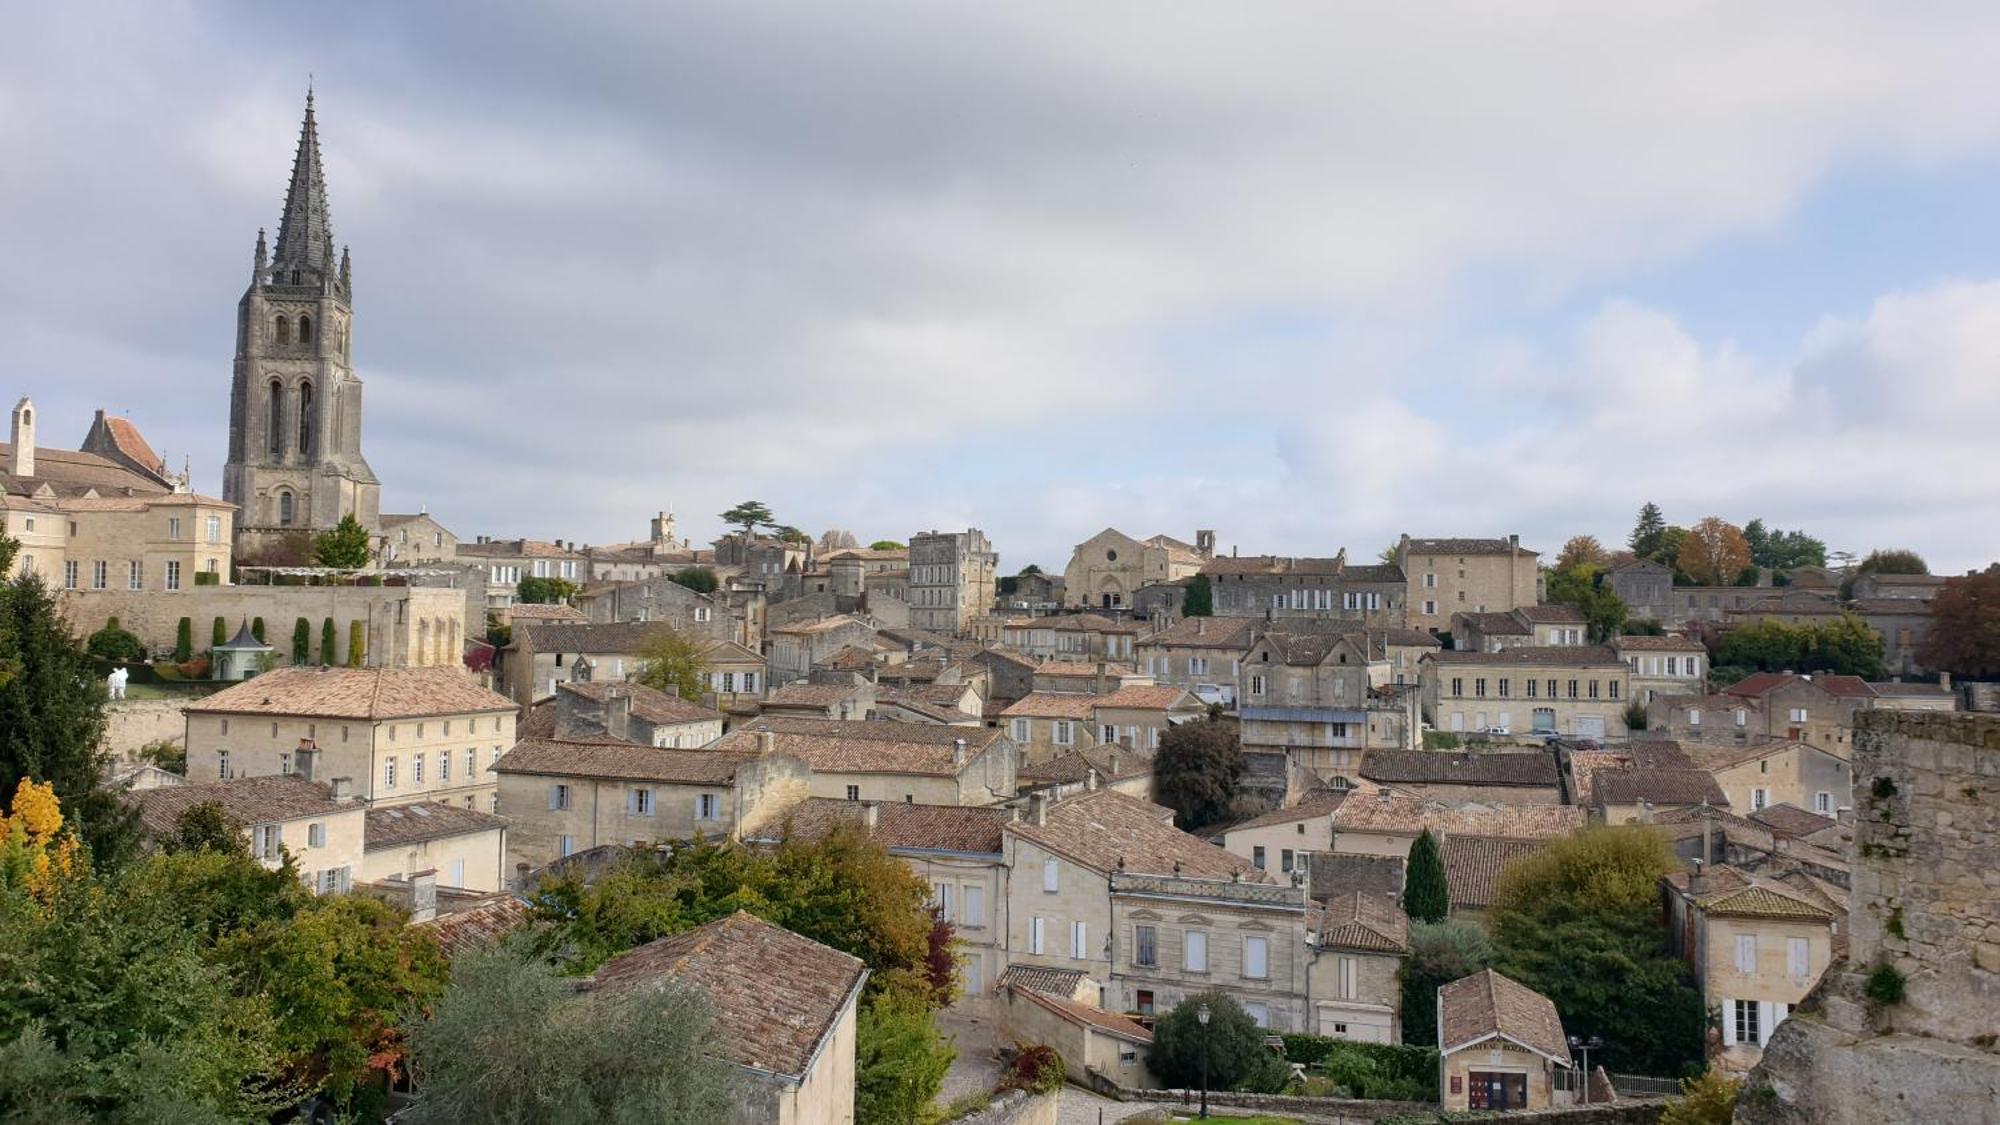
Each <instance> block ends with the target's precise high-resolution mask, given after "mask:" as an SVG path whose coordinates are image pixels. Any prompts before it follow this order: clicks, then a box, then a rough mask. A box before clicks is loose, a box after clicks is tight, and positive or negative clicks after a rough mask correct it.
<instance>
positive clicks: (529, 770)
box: [493, 738, 757, 785]
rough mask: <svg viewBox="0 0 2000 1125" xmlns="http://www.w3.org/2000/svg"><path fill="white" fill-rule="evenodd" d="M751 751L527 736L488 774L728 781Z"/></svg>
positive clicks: (676, 782)
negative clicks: (576, 740)
mask: <svg viewBox="0 0 2000 1125" xmlns="http://www.w3.org/2000/svg"><path fill="white" fill-rule="evenodd" d="M756 759H757V755H755V754H754V753H728V752H726V751H723V750H720V749H708V750H672V749H661V748H659V747H654V746H641V745H639V744H637V743H632V742H559V741H556V740H554V739H539V738H528V739H522V740H521V741H519V742H517V743H515V744H514V748H513V749H512V750H509V751H507V752H506V753H505V754H502V755H501V756H500V760H499V761H498V762H495V763H494V764H493V772H494V773H518V774H534V775H538V776H542V777H595V778H605V779H613V780H620V781H658V782H663V783H666V784H670V785H728V784H730V783H731V782H733V781H735V780H736V772H737V770H739V769H741V768H742V767H743V766H745V765H747V764H749V763H750V762H754V761H756Z"/></svg>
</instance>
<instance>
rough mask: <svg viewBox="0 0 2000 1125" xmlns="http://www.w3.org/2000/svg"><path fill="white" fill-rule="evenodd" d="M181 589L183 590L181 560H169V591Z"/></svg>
mask: <svg viewBox="0 0 2000 1125" xmlns="http://www.w3.org/2000/svg"><path fill="white" fill-rule="evenodd" d="M180 588H181V564H180V560H178V559H168V560H167V589H169V590H178V589H180Z"/></svg>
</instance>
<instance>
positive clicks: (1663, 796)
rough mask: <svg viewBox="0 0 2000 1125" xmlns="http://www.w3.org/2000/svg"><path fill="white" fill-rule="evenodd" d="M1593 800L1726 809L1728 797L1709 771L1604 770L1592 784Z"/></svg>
mask: <svg viewBox="0 0 2000 1125" xmlns="http://www.w3.org/2000/svg"><path fill="white" fill-rule="evenodd" d="M1591 789H1592V794H1593V796H1592V799H1593V800H1594V801H1596V802H1597V803H1598V804H1599V805H1636V804H1638V803H1639V802H1641V801H1649V802H1651V803H1652V804H1655V805H1699V804H1701V803H1702V802H1703V801H1706V802H1708V804H1709V805H1710V807H1712V808H1719V809H1726V808H1728V807H1729V797H1728V795H1727V794H1725V793H1723V791H1722V786H1720V785H1717V784H1716V783H1715V775H1713V774H1711V773H1709V772H1708V771H1707V770H1702V769H1692V770H1673V769H1667V770H1642V769H1629V768H1628V769H1622V770H1603V771H1600V772H1599V773H1598V774H1597V776H1596V778H1595V779H1594V780H1593V781H1592V782H1591Z"/></svg>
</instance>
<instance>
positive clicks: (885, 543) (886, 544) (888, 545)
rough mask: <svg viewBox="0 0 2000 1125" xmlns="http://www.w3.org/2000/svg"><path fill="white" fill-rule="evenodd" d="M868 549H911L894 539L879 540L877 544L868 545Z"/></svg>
mask: <svg viewBox="0 0 2000 1125" xmlns="http://www.w3.org/2000/svg"><path fill="white" fill-rule="evenodd" d="M868 549H869V550H871V551H905V550H908V549H909V548H908V546H907V545H905V544H902V543H898V542H896V541H895V540H894V539H877V540H876V541H875V542H873V543H870V544H868Z"/></svg>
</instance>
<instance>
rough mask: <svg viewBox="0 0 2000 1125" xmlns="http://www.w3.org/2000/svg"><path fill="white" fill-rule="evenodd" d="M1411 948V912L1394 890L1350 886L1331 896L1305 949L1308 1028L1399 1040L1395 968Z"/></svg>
mask: <svg viewBox="0 0 2000 1125" xmlns="http://www.w3.org/2000/svg"><path fill="white" fill-rule="evenodd" d="M1409 952H1410V918H1409V915H1407V914H1404V913H1403V908H1402V907H1400V906H1398V905H1397V904H1396V898H1395V896H1394V895H1385V894H1380V893H1371V892H1369V891H1363V890H1354V891H1347V892H1345V893H1342V894H1338V895H1335V896H1333V897H1331V898H1329V899H1328V900H1327V901H1326V902H1325V904H1324V905H1323V906H1322V908H1321V910H1320V918H1319V928H1318V930H1317V932H1315V933H1314V934H1313V935H1312V938H1311V945H1310V952H1309V953H1308V954H1307V964H1306V994H1307V999H1308V1000H1309V1001H1310V1002H1311V1005H1312V1022H1311V1023H1310V1024H1309V1029H1310V1030H1311V1031H1312V1032H1313V1033H1314V1034H1316V1035H1325V1036H1328V1037H1330V1038H1333V1039H1347V1040H1350V1041H1353V1042H1357V1043H1401V1042H1402V1041H1403V1020H1402V985H1401V982H1400V979H1399V973H1400V972H1401V970H1402V967H1403V958H1404V957H1407V956H1408V955H1409Z"/></svg>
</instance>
